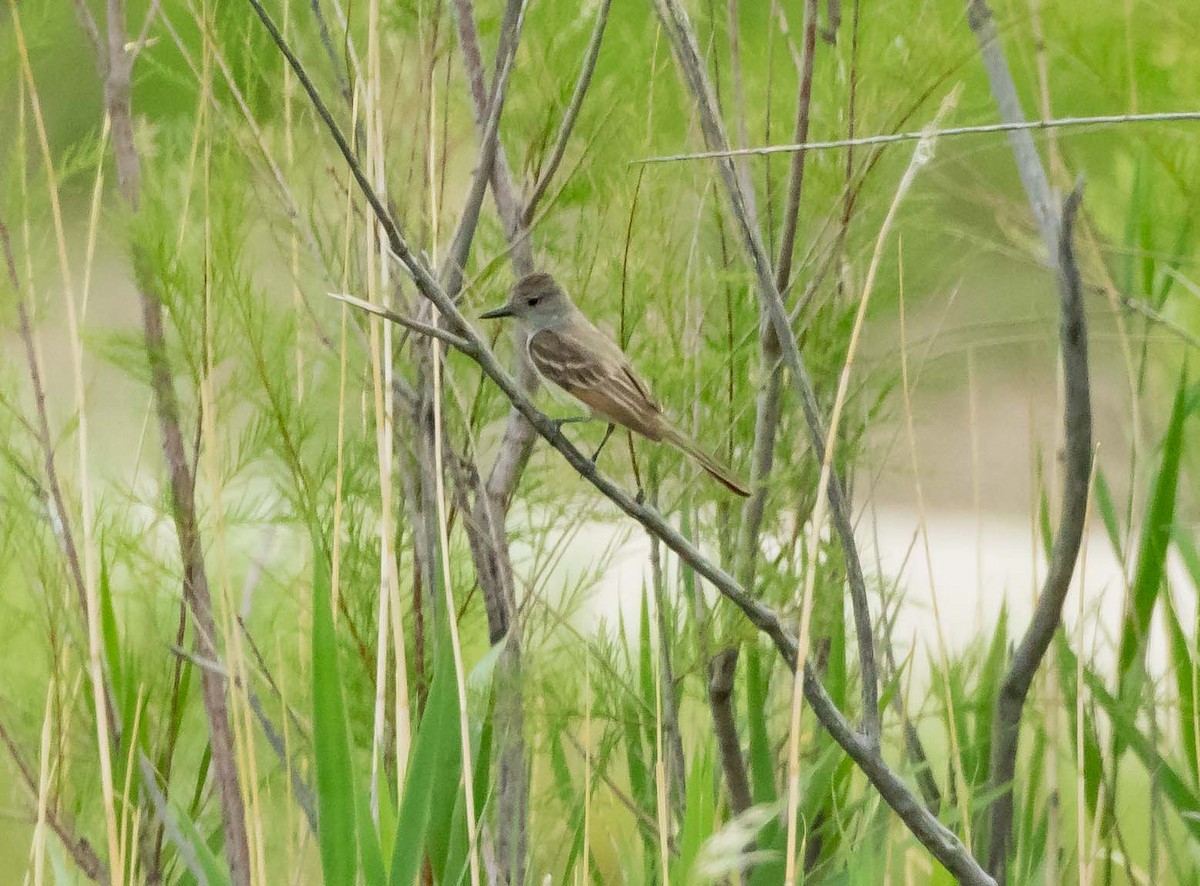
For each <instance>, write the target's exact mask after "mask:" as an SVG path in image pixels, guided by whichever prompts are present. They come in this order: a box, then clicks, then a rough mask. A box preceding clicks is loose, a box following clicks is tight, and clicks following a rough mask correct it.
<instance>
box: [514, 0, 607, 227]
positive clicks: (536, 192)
mask: <svg viewBox="0 0 1200 886" xmlns="http://www.w3.org/2000/svg"><path fill="white" fill-rule="evenodd" d="M610 6H612V0H600V8H599V9H598V10H596V24H595V26H594V27H593V28H592V37H591V39H590V40H589V41H588V46H587V51H586V52H585V53H584V54H583V65H582V67H581V68H580V69H579V79H577V80H576V81H575V91H574V92H572V93H571V101H570V103H569V104H568V105H567V110H566V113H564V114H563V118H562V123H560V124H559V127H558V135H557V136H556V137H555V139H554V148H553V149H552V150H551V151H550V158H549V159H548V160H547V161H546V165H545V166H544V167H543V168H542V172H541V175H539V176H538V180H537V183H536V184H535V185H534V186H533V190H532V191H530V193H529V196H528V197H527V198H526V200H525V208H524V209H523V210H521V225H522V226H523V227H525V228H528V227H529V226H530V225H531V224H532V223H533V217H534V214H535V213H536V212H537V207H538V203H539V202H540V201H541V199H542V197H543V196H544V195H545V193H546V188H548V187H549V186H550V180H551V179H553V178H554V174H555V173H556V172H558V166H559V164H560V163H562V158H563V154H565V153H566V150H567V142H568V141H570V139H571V133H572V132H573V131H574V129H575V121H576V119H578V117H579V110H580V109H581V108H582V107H583V99H584V96H586V95H587V92H588V88H589V87H591V85H592V75H593V74H594V73H595V72H596V59H598V58H599V57H600V43H601V41H602V40H603V39H604V29H605V26H606V25H607V24H608V8H609V7H610Z"/></svg>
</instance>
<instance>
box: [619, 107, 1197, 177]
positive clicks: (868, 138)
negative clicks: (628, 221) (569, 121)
mask: <svg viewBox="0 0 1200 886" xmlns="http://www.w3.org/2000/svg"><path fill="white" fill-rule="evenodd" d="M1197 120H1200V111H1164V112H1162V113H1158V114H1102V115H1100V116H1097V117H1056V118H1054V119H1052V120H1024V119H1022V120H1020V121H1014V122H1011V123H1009V122H1005V123H988V124H986V125H984V126H951V127H947V128H946V129H939V130H938V131H937V132H935V133H933V135H934V136H935V137H937V138H951V137H953V136H957V135H987V134H989V133H997V132H1009V133H1013V132H1029V131H1035V130H1047V129H1067V128H1074V127H1078V126H1120V125H1124V124H1127V123H1184V122H1189V123H1194V122H1196V121H1197ZM920 138H921V133H920V132H894V133H889V134H886V135H864V136H860V137H859V138H840V139H833V140H832V141H820V142H805V141H800V140H797V141H796V142H795V143H793V144H787V145H765V146H763V147H761V148H732V149H729V150H724V151H697V152H694V153H688V154H663V155H661V156H657V157H643V158H641V159H640V160H630V161H629V163H630V165H631V166H633V165H639V164H643V163H680V162H683V161H685V160H715V159H717V158H720V157H747V156H754V157H764V156H768V155H770V154H792V153H795V152H797V151H831V150H835V149H838V148H853V147H858V146H859V145H891V144H895V143H897V142H912V141H917V140H919V139H920Z"/></svg>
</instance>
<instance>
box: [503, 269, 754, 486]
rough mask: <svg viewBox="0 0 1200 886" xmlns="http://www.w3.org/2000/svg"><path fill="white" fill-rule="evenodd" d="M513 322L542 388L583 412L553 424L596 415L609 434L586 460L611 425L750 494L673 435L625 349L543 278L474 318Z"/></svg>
mask: <svg viewBox="0 0 1200 886" xmlns="http://www.w3.org/2000/svg"><path fill="white" fill-rule="evenodd" d="M502 317H512V318H515V319H516V321H517V322H518V323H519V324H520V327H519V328H520V338H519V341H520V342H521V343H522V346H523V347H524V348H525V350H526V353H527V354H528V355H529V362H530V363H531V364H533V368H534V369H535V370H537V373H538V375H539V376H540V378H541V379H542V380H543V381H545V382H546V383H547V386H548V387H550V388H551V389H552V390H553V389H558V390H559V391H561V392H564V393H565V394H566V395H567V396H568V398H569V399H570V400H571V401H573V402H574V403H576V404H578V405H579V406H581V407H582V408H583V409H584V411H585V412H586V413H587V414H586V415H585V416H583V417H577V418H566V419H559V420H558V421H557V422H556V424H557V425H558V426H560V427H561V425H563V424H566V423H568V422H573V421H586V420H587V419H589V418H595V417H598V418H602V419H604V420H605V421H607V422H608V430H607V431H606V433H605V435H604V439H603V440H602V441H601V442H600V446H599V448H597V450H596V452H595V454H594V455H593V456H592V461H593V462H595V460H596V459H597V458H598V457H599V455H600V452H601V450H602V449H603V448H604V444H605V443H607V442H608V438H609V437H610V436H612V433H613V429H614V426H615V425H620V426H621V427H623V428H628V429H629V430H631V431H635V432H637V433H638V434H641V435H642V436H643V437H646V438H647V439H650V440H653V441H655V442H664V443H668V444H670V445H671V446H674V447H675V448H676V449H678V450H679V451H680V452H682V453H684V454H685V455H687V456H689V457H690V458H692V459H693V460H695V462H696V463H697V464H698V465H700V467H701V468H703V469H704V470H705V471H706V472H708V474H710V475H711V476H712V477H713V478H714V479H715V480H716V481H717V482H719V483H720V484H721V485H722V486H724V487H725V488H726V489H728V490H729V491H730V492H732V493H734V494H735V495H740V496H743V497H747V496H749V495H750V492H749V490H748V489H747V488H746V486H745V485H744V484H743V483H742V482H741V481H739V480H738V479H737V478H736V477H735V476H734V474H733V472H732V471H731V470H730V469H729V468H727V467H725V466H724V465H723V464H721V463H720V462H719V461H717V460H716V459H715V458H713V457H712V456H711V455H709V454H708V453H707V452H705V451H704V450H703V449H702V448H701V447H700V445H699V444H698V443H696V442H695V441H694V440H693V439H692V438H691V437H689V436H688V435H687V434H685V433H683V431H681V430H679V428H677V427H676V426H675V425H674V424H673V423H672V422H671V420H670V419H669V418H667V416H666V414H665V413H664V412H663V409H662V407H661V406H660V405H659V403H658V401H657V400H656V399H655V398H654V395H653V394H652V393H651V392H650V386H649V385H648V384H647V383H646V381H645V380H644V379H643V378H642V377H641V376H639V375H638V374H637V372H636V371H635V370H634V368H633V365H632V364H631V363H630V362H629V358H628V357H627V356H626V355H625V352H624V351H622V350H621V348H620V347H619V346H618V345H617V343H616V342H614V341H613V340H612V339H611V338H609V337H608V336H607V335H605V334H604V333H603V332H601V331H600V330H599V329H598V328H597V327H596V325H595V324H594V323H592V321H591V320H589V319H588V318H587V317H586V316H585V315H584V313H583V312H582V311H580V310H579V308H578V307H576V306H575V303H574V302H573V301H572V300H571V297H570V296H569V295H568V294H567V292H566V290H564V289H563V288H562V287H561V286H559V284H558V282H557V281H556V280H555V279H554V277H553V276H551V275H550V274H548V273H545V272H543V271H538V272H535V273H532V274H526V275H525V276H523V277H521V278H520V279H519V280H517V282H516V283H514V284H513V286H512V288H511V289H510V290H509V294H508V301H507V302H505V304H504V305H503V306H501V307H499V308H496V309H495V310H491V311H487V312H486V313H484V314H481V315H480V319H481V320H494V319H499V318H502Z"/></svg>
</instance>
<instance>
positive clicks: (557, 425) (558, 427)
mask: <svg viewBox="0 0 1200 886" xmlns="http://www.w3.org/2000/svg"><path fill="white" fill-rule="evenodd" d="M587 420H588V416H586V415H569V416H567V417H566V418H552V419H550V421H551V423H552V424H553V425H554V433H556V434H560V435H561V434H562V427H563V425H573V424H578V423H579V422H581V421H587Z"/></svg>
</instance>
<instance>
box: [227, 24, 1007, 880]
mask: <svg viewBox="0 0 1200 886" xmlns="http://www.w3.org/2000/svg"><path fill="white" fill-rule="evenodd" d="M247 2H248V3H250V5H251V6H252V7H253V8H254V10H255V12H256V13H257V15H258V17H259V19H260V20H261V21H262V22H263V25H264V27H265V28H266V29H267V31H268V33H269V34H270V36H271V39H272V40H273V41H274V42H275V44H276V46H277V47H278V48H279V51H280V52H281V53H282V54H283V56H284V57H285V58H286V59H287V62H288V64H290V65H291V66H292V69H293V70H294V71H295V72H296V76H297V79H298V80H299V81H300V84H301V85H302V86H303V87H304V89H305V91H306V92H307V93H308V96H309V99H310V100H311V101H312V104H313V108H314V110H315V111H316V113H317V116H318V117H319V118H320V119H321V121H322V122H323V123H324V125H325V127H326V129H327V130H328V131H329V134H330V136H331V137H332V138H333V140H334V142H335V143H336V145H337V148H338V150H339V152H340V153H341V154H342V157H343V159H344V160H345V162H346V165H347V167H348V168H349V170H350V173H351V175H352V176H353V177H354V179H355V181H356V183H357V184H358V186H359V189H360V190H361V192H362V194H363V196H364V198H365V199H366V200H367V202H368V204H370V206H371V209H372V211H373V212H374V213H375V216H376V218H377V219H378V220H379V222H380V225H381V226H382V227H383V229H384V232H385V233H386V235H387V238H388V243H389V245H390V247H391V250H392V252H393V253H394V254H395V256H396V258H397V260H399V261H400V263H401V264H403V265H404V267H405V269H406V270H407V271H408V273H409V275H410V276H411V277H412V279H413V282H414V283H415V284H416V286H417V288H418V290H419V291H420V292H421V294H422V295H423V296H424V297H425V298H427V299H428V300H429V301H430V302H432V303H433V305H434V306H435V307H436V308H437V309H438V311H440V312H441V313H442V314H443V316H444V317H445V318H446V320H447V321H448V322H449V324H450V325H451V327H452V328H453V329H454V330H455V331H457V332H458V333H459V334H460V335H462V337H463V338H464V339H465V340H466V347H465V348H464V349H462V353H463V354H465V355H466V356H467V357H469V358H470V359H471V360H473V361H474V362H475V363H476V364H477V365H478V366H479V368H480V369H481V370H482V371H483V373H484V374H485V375H487V376H488V378H490V379H491V380H492V381H493V382H494V383H495V384H496V386H497V387H499V388H500V390H501V391H503V392H504V394H505V396H506V397H507V398H508V399H509V401H510V402H511V403H512V404H513V407H514V408H515V409H516V410H517V411H518V412H519V413H520V414H521V415H522V416H523V417H524V419H525V420H526V421H527V422H529V424H530V426H531V427H533V428H534V429H535V430H536V431H537V433H538V434H540V435H541V436H542V437H543V438H544V439H545V440H546V441H547V442H549V444H550V445H551V446H552V447H553V448H554V449H555V450H556V451H557V452H559V454H560V455H562V456H563V458H564V459H565V460H566V461H567V463H568V464H570V465H571V467H572V468H574V470H575V471H576V472H577V473H578V474H579V475H580V476H581V477H582V478H583V479H585V480H587V481H588V482H589V483H591V484H592V485H593V486H594V487H595V488H596V489H597V490H599V491H600V493H601V494H603V495H604V496H605V497H606V498H608V499H609V500H610V501H612V502H613V503H614V504H615V505H616V506H617V507H619V508H620V509H621V510H622V511H624V512H625V513H626V514H628V515H629V516H630V517H632V518H633V519H634V520H636V521H637V522H638V523H640V524H641V525H642V526H643V527H645V528H646V530H647V531H649V532H650V533H652V534H653V535H655V536H657V537H658V538H659V539H661V540H662V542H663V544H665V545H666V546H667V547H669V548H670V549H671V550H672V551H674V552H675V553H676V554H677V555H678V556H679V558H680V559H681V560H682V561H683V562H685V563H687V564H688V565H689V566H691V567H692V568H693V569H694V570H695V571H696V572H697V573H698V574H699V575H701V576H702V577H703V578H705V579H707V580H708V581H709V582H710V583H711V584H712V585H713V586H714V587H715V588H716V589H717V590H718V591H719V592H720V593H721V594H722V595H723V596H725V597H726V598H727V599H728V600H730V602H732V603H733V604H734V605H735V606H737V607H738V608H739V609H740V610H741V611H742V612H743V613H744V614H745V615H746V617H747V619H749V621H750V622H751V624H753V625H754V626H755V627H756V628H758V629H759V630H760V631H762V632H763V633H764V634H766V635H767V636H768V637H769V638H770V640H771V641H772V643H773V644H774V645H775V647H776V649H778V651H779V653H780V655H781V656H782V657H783V659H784V661H785V662H786V663H787V664H788V666H789V667H793V668H794V667H795V664H796V640H795V637H794V635H793V632H792V631H790V630H789V629H788V628H787V627H785V625H784V624H783V622H782V621H781V620H780V618H779V616H778V615H777V614H776V613H775V612H774V611H772V610H771V609H770V608H768V607H767V606H765V605H763V603H762V602H761V601H760V600H759V599H758V598H757V597H756V596H755V595H754V594H752V593H750V592H749V591H747V590H746V589H745V588H744V587H742V586H741V585H740V584H739V583H738V582H737V581H736V580H735V579H734V578H733V576H731V575H730V574H729V573H728V572H726V571H725V570H723V569H721V568H720V567H718V566H716V565H715V564H714V563H712V562H711V561H710V560H709V559H707V558H706V557H705V556H704V555H703V554H702V553H701V552H700V550H699V549H698V548H697V547H696V546H695V545H693V544H692V543H691V542H690V541H689V540H688V539H687V538H686V537H685V536H683V535H682V534H681V533H680V532H679V531H678V530H677V529H675V527H673V526H672V525H671V524H670V523H668V522H667V521H666V520H665V519H664V518H663V517H662V515H661V514H659V513H658V512H657V511H655V510H654V509H653V508H650V507H648V506H647V505H646V504H645V503H644V502H642V501H640V500H637V499H635V498H633V497H632V496H630V495H629V494H628V493H627V492H626V491H625V490H623V489H622V488H620V487H619V486H617V485H616V484H615V483H613V482H612V481H611V480H609V479H608V478H607V477H605V476H603V475H602V474H600V472H599V471H598V470H597V468H596V465H595V464H594V463H593V462H592V461H591V459H589V458H588V457H587V456H586V455H584V454H583V453H582V452H580V451H579V450H578V449H576V448H575V447H574V446H573V445H572V444H571V442H570V441H569V440H568V439H567V438H566V437H565V436H563V435H562V434H561V433H560V432H559V429H558V427H557V425H556V424H555V423H554V422H553V421H552V420H551V419H550V418H549V417H548V416H546V415H545V414H544V413H542V412H541V411H540V410H538V409H537V408H536V407H535V406H534V405H533V402H532V400H530V398H529V396H528V395H527V394H526V392H525V390H524V388H523V387H522V386H521V385H520V384H519V383H518V381H517V379H516V378H514V377H513V376H512V375H511V374H510V373H508V372H507V371H506V370H505V369H504V367H503V366H502V365H501V364H500V362H499V361H498V360H497V359H496V357H495V355H494V354H493V353H492V351H491V349H490V348H489V347H488V346H487V343H486V341H485V340H484V339H483V338H482V337H481V336H480V335H479V333H477V332H476V331H475V329H474V328H473V327H472V326H471V324H470V323H468V322H467V319H466V318H465V317H464V316H463V315H462V313H461V312H460V311H459V310H458V307H457V306H456V305H455V303H454V301H453V300H452V299H450V298H449V297H448V296H447V295H446V293H445V291H444V290H442V289H441V287H440V286H438V283H437V280H436V279H435V278H434V275H433V272H432V271H431V269H430V268H429V267H428V266H426V264H425V262H424V261H423V260H422V259H421V258H420V257H419V256H418V255H417V254H415V253H414V252H413V250H412V249H411V248H410V246H409V244H408V241H407V239H406V238H405V236H404V234H403V232H402V231H401V230H400V228H399V226H398V225H397V223H396V221H395V220H394V219H393V218H392V216H391V215H390V214H389V213H388V211H387V209H386V207H385V206H384V205H383V203H382V202H381V201H380V199H379V196H378V195H377V194H376V193H375V191H374V188H373V187H372V186H371V183H370V181H369V180H368V179H367V176H366V174H365V173H364V172H363V170H362V168H361V166H360V165H359V163H358V161H357V159H356V158H355V156H354V152H353V151H352V150H351V148H350V145H349V143H348V142H347V140H346V137H345V136H344V135H343V134H342V132H341V130H340V129H339V128H338V126H337V123H336V122H335V121H334V119H333V117H332V115H331V114H330V113H329V110H328V108H327V107H326V106H325V103H324V101H323V100H322V99H321V97H320V94H319V93H318V92H317V90H316V87H315V86H314V85H313V82H312V80H311V78H309V77H308V75H307V73H306V72H305V70H304V66H303V65H302V64H301V63H300V60H299V59H298V58H297V57H296V55H295V54H294V53H293V52H292V50H291V48H290V47H289V46H288V44H287V42H286V41H285V40H284V39H283V37H282V35H281V34H280V33H279V29H278V28H277V27H276V25H275V23H274V21H273V20H272V19H271V17H270V15H269V14H268V13H267V12H266V10H265V9H264V8H263V6H262V0H247ZM804 687H805V694H806V696H807V697H808V699H809V703H810V704H811V705H812V708H813V711H814V712H815V713H816V715H817V718H818V719H819V720H820V722H821V723H822V724H823V725H824V726H825V728H826V729H828V730H829V733H830V735H832V736H833V738H834V740H835V741H837V743H838V744H839V745H841V746H842V748H843V749H845V751H846V752H847V754H849V756H850V757H851V758H852V759H853V760H854V761H855V762H856V763H857V764H858V766H859V768H861V769H862V771H863V772H864V774H866V776H867V777H868V778H869V779H870V781H871V783H872V784H874V785H875V786H876V788H877V789H878V790H879V792H880V794H881V795H882V796H883V798H884V799H885V801H886V802H887V803H888V805H889V806H891V807H892V808H893V809H895V810H896V812H897V813H898V814H899V815H900V816H901V818H902V819H903V820H904V821H905V823H906V824H907V825H908V827H909V829H910V830H911V831H912V833H913V834H914V835H915V836H916V837H917V839H918V840H920V841H921V843H922V844H923V845H924V846H926V848H928V849H929V851H930V852H931V853H932V854H933V855H934V856H935V857H936V858H937V859H938V860H939V861H940V862H941V863H942V864H943V865H945V866H946V868H947V870H949V871H950V872H951V873H952V874H954V875H955V876H956V877H958V878H959V880H960V881H961V882H964V883H968V884H980V886H988V884H992V880H991V878H990V877H988V876H987V874H986V873H984V872H983V870H982V869H980V867H979V865H978V864H977V863H976V862H975V860H974V859H973V858H971V856H970V854H969V853H968V852H967V850H966V849H965V847H963V845H962V843H961V842H960V841H959V840H958V838H957V837H955V836H954V834H953V833H952V832H951V831H950V830H949V829H948V828H947V827H946V826H945V825H943V824H942V823H941V822H939V821H938V820H937V818H935V817H934V816H933V815H931V814H930V812H929V811H928V810H927V809H926V808H925V807H924V806H923V805H922V804H921V803H920V801H919V800H918V799H917V798H916V797H915V796H913V794H912V792H911V791H910V790H909V788H908V787H907V786H906V785H905V784H904V782H903V781H901V780H900V778H899V777H898V776H897V775H896V774H895V773H894V772H893V771H892V770H891V769H890V768H889V767H888V765H887V763H886V762H885V761H884V759H883V756H882V754H881V753H880V750H879V746H878V744H877V743H875V742H873V741H871V740H870V739H868V738H866V737H864V736H863V735H861V734H860V733H858V732H857V731H856V730H855V729H854V727H853V726H851V725H850V723H849V722H848V721H847V720H846V718H845V717H844V716H843V715H842V713H841V711H839V710H838V709H837V706H836V705H835V704H834V703H833V701H832V699H830V697H829V694H828V693H827V692H826V691H825V688H824V687H823V686H822V685H821V682H820V680H818V679H817V677H816V675H815V674H814V673H813V671H812V670H811V669H806V671H805V680H804Z"/></svg>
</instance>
